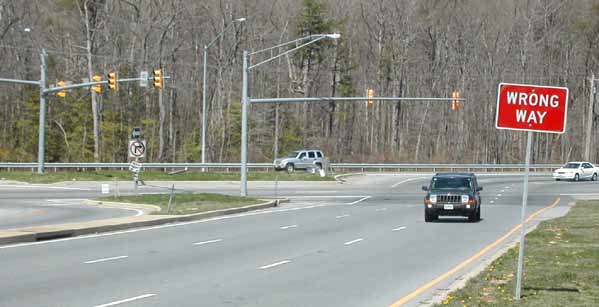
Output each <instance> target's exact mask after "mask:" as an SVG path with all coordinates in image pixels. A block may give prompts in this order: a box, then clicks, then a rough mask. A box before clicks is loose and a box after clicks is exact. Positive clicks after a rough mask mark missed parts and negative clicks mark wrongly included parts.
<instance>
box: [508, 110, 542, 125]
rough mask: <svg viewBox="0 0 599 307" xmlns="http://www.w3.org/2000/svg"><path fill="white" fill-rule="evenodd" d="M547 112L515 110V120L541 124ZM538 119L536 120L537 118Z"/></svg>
mask: <svg viewBox="0 0 599 307" xmlns="http://www.w3.org/2000/svg"><path fill="white" fill-rule="evenodd" d="M545 115H547V112H539V111H530V112H528V111H527V110H516V121H517V122H519V123H524V122H526V123H529V124H531V123H534V124H542V123H543V118H545ZM537 119H538V120H537Z"/></svg>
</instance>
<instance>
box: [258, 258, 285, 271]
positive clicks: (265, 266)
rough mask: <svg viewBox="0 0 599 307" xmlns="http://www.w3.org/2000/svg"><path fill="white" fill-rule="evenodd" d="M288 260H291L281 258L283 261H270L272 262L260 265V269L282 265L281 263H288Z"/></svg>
mask: <svg viewBox="0 0 599 307" xmlns="http://www.w3.org/2000/svg"><path fill="white" fill-rule="evenodd" d="M289 262H291V260H283V261H279V262H275V263H272V264H267V265H263V266H261V267H260V269H261V270H266V269H270V268H272V267H276V266H279V265H282V264H286V263H289Z"/></svg>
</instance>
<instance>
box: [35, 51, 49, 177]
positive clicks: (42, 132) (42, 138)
mask: <svg viewBox="0 0 599 307" xmlns="http://www.w3.org/2000/svg"><path fill="white" fill-rule="evenodd" d="M40 57H41V65H40V75H41V76H40V123H39V124H40V127H39V134H38V144H37V146H38V147H37V173H38V174H43V173H44V160H45V150H46V149H45V143H46V96H45V94H44V90H45V89H46V81H47V80H46V70H47V69H48V66H47V65H46V59H47V57H48V54H47V53H46V49H42V53H41V55H40Z"/></svg>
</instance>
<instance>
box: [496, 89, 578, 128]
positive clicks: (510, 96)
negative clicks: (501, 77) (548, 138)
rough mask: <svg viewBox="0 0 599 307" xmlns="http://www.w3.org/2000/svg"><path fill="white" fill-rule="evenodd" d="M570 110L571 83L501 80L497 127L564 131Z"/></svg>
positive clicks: (498, 94)
mask: <svg viewBox="0 0 599 307" xmlns="http://www.w3.org/2000/svg"><path fill="white" fill-rule="evenodd" d="M567 111H568V88H567V87H554V86H538V85H526V84H511V83H500V84H499V89H498V92H497V113H496V117H495V127H496V128H497V129H511V130H526V131H538V132H550V133H564V132H565V131H566V114H567Z"/></svg>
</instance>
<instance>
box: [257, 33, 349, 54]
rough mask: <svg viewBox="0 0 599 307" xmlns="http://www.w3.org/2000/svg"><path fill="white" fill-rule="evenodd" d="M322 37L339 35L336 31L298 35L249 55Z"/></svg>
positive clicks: (336, 36)
mask: <svg viewBox="0 0 599 307" xmlns="http://www.w3.org/2000/svg"><path fill="white" fill-rule="evenodd" d="M324 37H328V38H334V39H336V38H339V37H340V35H339V34H337V33H333V34H312V35H308V36H304V37H300V38H298V39H294V40H292V41H288V42H286V43H282V44H278V45H276V46H272V47H269V48H266V49H262V50H258V51H254V52H251V53H250V55H254V54H258V53H262V52H265V51H269V50H272V49H277V48H281V47H284V46H287V45H291V44H294V43H297V42H301V41H304V40H307V39H311V38H324Z"/></svg>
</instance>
